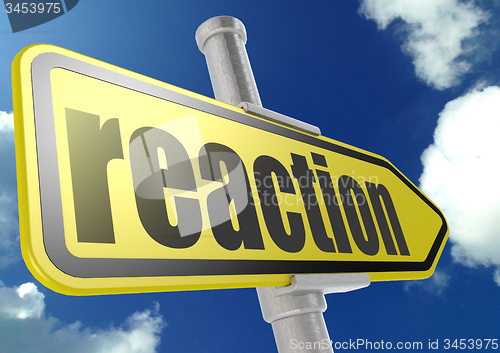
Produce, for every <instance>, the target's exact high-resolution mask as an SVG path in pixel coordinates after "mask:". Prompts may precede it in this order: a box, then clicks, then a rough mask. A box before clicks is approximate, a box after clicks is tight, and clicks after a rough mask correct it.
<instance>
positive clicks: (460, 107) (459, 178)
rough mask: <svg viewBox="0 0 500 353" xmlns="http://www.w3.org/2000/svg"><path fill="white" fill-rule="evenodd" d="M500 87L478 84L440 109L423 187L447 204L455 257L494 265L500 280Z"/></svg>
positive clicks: (473, 263) (425, 155)
mask: <svg viewBox="0 0 500 353" xmlns="http://www.w3.org/2000/svg"><path fill="white" fill-rule="evenodd" d="M499 136H500V87H497V86H490V87H487V88H485V89H483V90H478V89H473V90H471V91H470V92H469V93H467V94H465V95H463V96H462V97H459V98H457V99H455V100H453V101H451V102H449V103H448V104H446V106H445V108H444V110H443V111H442V112H441V113H440V115H439V120H438V125H437V128H436V130H435V131H434V143H433V144H432V145H430V146H429V147H428V148H427V149H426V150H425V151H424V153H423V154H422V163H423V165H424V171H423V173H422V175H421V177H420V188H421V190H422V191H423V192H424V193H425V194H427V196H429V198H430V199H431V200H433V201H434V202H435V203H436V204H437V205H438V207H440V208H441V210H442V211H443V213H444V215H445V216H446V219H447V221H448V223H449V227H450V240H451V242H452V243H453V244H454V245H453V247H452V249H451V253H452V255H453V257H454V259H455V260H456V261H458V262H460V263H462V264H464V265H466V266H470V267H475V266H478V265H484V266H494V267H495V268H496V271H497V272H496V276H495V279H496V281H497V283H498V284H499V285H500V217H499V216H500V187H499V186H498V178H499V175H500V155H499V152H500V139H499Z"/></svg>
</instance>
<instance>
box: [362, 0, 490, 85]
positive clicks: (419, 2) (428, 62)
mask: <svg viewBox="0 0 500 353" xmlns="http://www.w3.org/2000/svg"><path fill="white" fill-rule="evenodd" d="M359 12H360V13H361V14H362V15H364V16H365V17H366V18H367V19H370V20H374V21H375V22H377V25H378V28H379V29H381V30H383V29H386V28H387V26H388V25H389V24H390V23H392V22H393V21H396V20H398V19H399V20H402V21H404V23H405V26H404V27H403V28H404V30H405V34H407V37H406V40H405V43H404V45H403V50H404V51H405V53H407V54H408V55H410V56H411V57H412V58H413V64H414V66H415V74H416V75H417V77H419V78H420V79H421V80H423V81H424V82H425V83H426V84H428V85H430V86H433V87H434V88H436V89H439V90H442V89H446V88H449V87H452V86H454V85H456V84H458V83H459V82H460V78H461V76H462V75H464V74H465V73H467V72H468V71H469V70H470V68H471V63H470V62H469V61H467V60H466V59H465V57H467V56H469V55H470V54H471V52H473V51H474V48H473V47H471V46H470V45H469V46H467V45H466V41H467V40H470V39H472V38H475V37H476V36H477V34H478V26H479V25H480V24H482V23H484V22H486V21H487V19H488V18H489V14H488V13H486V12H484V11H482V10H481V9H480V8H478V7H476V6H475V5H474V3H473V2H472V1H468V2H463V1H459V0H404V1H401V0H362V3H361V7H360V9H359Z"/></svg>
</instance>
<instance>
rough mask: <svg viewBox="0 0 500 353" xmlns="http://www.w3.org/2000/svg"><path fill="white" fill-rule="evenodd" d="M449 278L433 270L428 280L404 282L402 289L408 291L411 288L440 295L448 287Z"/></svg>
mask: <svg viewBox="0 0 500 353" xmlns="http://www.w3.org/2000/svg"><path fill="white" fill-rule="evenodd" d="M449 282H450V276H449V275H448V274H446V273H445V272H442V271H438V270H435V271H434V273H433V274H432V276H431V277H430V278H427V279H424V280H417V281H405V283H404V289H405V290H406V291H410V290H411V288H422V289H423V290H425V291H426V292H428V293H431V294H436V295H441V294H442V293H443V291H444V290H445V289H446V288H447V287H448V284H449Z"/></svg>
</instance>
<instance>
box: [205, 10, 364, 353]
mask: <svg viewBox="0 0 500 353" xmlns="http://www.w3.org/2000/svg"><path fill="white" fill-rule="evenodd" d="M195 37H196V43H197V44H198V48H199V49H200V51H201V52H202V53H203V54H205V58H206V61H207V66H208V72H209V74H210V79H211V81H212V87H213V89H214V93H215V98H216V99H218V100H220V101H223V102H226V103H229V104H232V105H235V106H240V107H242V108H243V109H244V110H245V111H246V112H248V113H251V114H255V115H257V116H260V117H264V118H266V119H270V120H272V121H274V122H278V123H280V124H285V125H288V126H291V127H294V128H297V129H300V130H302V131H306V132H309V133H312V134H315V135H319V134H321V131H320V130H319V128H317V127H316V126H313V125H309V124H307V123H304V122H301V121H299V120H296V119H292V118H290V117H287V116H285V115H282V114H279V113H276V112H273V111H271V110H268V109H265V108H263V107H262V103H261V101H260V96H259V91H258V90H257V84H256V83H255V79H254V76H253V72H252V68H251V67H250V61H249V59H248V55H247V52H246V49H245V43H246V40H247V35H246V30H245V26H244V25H243V23H241V21H240V20H238V19H236V18H234V17H230V16H220V17H214V18H211V19H208V20H207V21H205V22H203V23H202V24H201V25H200V27H198V30H197V31H196V36H195ZM290 281H291V284H290V285H289V286H285V287H263V288H257V294H258V296H259V301H260V305H261V309H262V315H263V316H264V320H266V321H267V322H269V323H271V324H272V327H273V331H274V337H275V339H276V345H277V347H278V352H279V353H287V352H290V353H291V352H293V353H300V352H304V353H305V352H307V353H312V352H321V353H328V352H332V353H333V348H332V347H331V345H330V336H329V335H328V331H327V329H326V324H325V320H324V318H323V312H324V311H325V310H326V300H325V294H328V293H340V292H348V291H351V290H355V289H359V288H363V287H367V286H368V285H369V284H370V277H369V276H368V274H366V273H354V274H324V275H323V274H320V275H296V276H292V277H291V279H290ZM305 342H311V343H312V344H313V345H314V344H316V345H314V346H313V349H309V347H308V346H307V347H308V348H306V346H305V345H304V343H305ZM301 343H302V345H301ZM300 347H304V349H301V348H300Z"/></svg>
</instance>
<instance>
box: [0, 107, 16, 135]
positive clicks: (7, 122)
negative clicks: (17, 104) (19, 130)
mask: <svg viewBox="0 0 500 353" xmlns="http://www.w3.org/2000/svg"><path fill="white" fill-rule="evenodd" d="M0 131H14V117H13V115H12V112H10V113H7V112H2V111H0Z"/></svg>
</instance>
